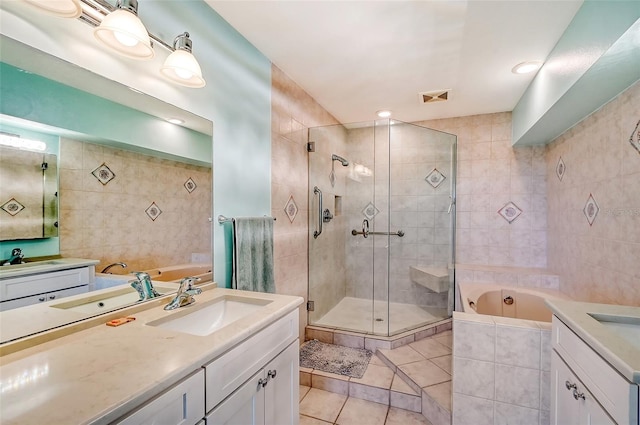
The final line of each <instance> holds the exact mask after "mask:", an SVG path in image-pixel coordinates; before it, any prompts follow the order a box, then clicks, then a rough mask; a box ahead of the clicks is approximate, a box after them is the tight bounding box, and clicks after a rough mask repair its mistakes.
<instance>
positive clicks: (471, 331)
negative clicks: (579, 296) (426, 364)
mask: <svg viewBox="0 0 640 425" xmlns="http://www.w3.org/2000/svg"><path fill="white" fill-rule="evenodd" d="M550 360H551V324H550V323H547V322H536V321H529V320H520V319H511V318H504V317H497V316H486V315H481V314H469V313H461V312H454V313H453V416H452V424H453V425H468V424H473V425H494V424H508V423H514V424H540V425H547V424H549V417H550V416H549V409H550V402H549V394H550V381H549V379H550Z"/></svg>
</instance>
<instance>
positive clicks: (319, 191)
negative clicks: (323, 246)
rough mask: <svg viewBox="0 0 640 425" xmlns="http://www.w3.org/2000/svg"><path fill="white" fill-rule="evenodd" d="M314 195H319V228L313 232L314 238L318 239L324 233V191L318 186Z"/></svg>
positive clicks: (314, 190)
mask: <svg viewBox="0 0 640 425" xmlns="http://www.w3.org/2000/svg"><path fill="white" fill-rule="evenodd" d="M313 194H314V195H318V226H317V229H316V230H315V231H314V232H313V238H314V239H317V238H318V236H320V234H321V233H322V191H321V190H320V189H319V188H318V186H314V188H313Z"/></svg>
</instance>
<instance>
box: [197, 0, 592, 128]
mask: <svg viewBox="0 0 640 425" xmlns="http://www.w3.org/2000/svg"><path fill="white" fill-rule="evenodd" d="M206 2H207V3H208V4H209V5H210V6H211V7H212V8H213V9H214V10H215V11H216V12H218V13H219V14H220V15H221V16H222V17H223V18H224V19H225V20H226V21H227V22H229V23H230V24H231V25H232V26H233V27H234V28H235V29H236V30H238V31H239V32H240V33H241V34H242V35H243V36H244V37H245V38H246V39H247V40H249V42H251V43H252V44H253V45H254V46H256V47H257V48H258V49H259V50H260V51H261V52H262V53H263V54H264V55H265V56H267V57H268V58H269V59H270V60H271V62H273V63H274V64H275V65H276V66H277V67H278V68H280V69H281V70H282V71H284V72H285V73H286V74H287V75H289V76H290V77H291V78H292V79H293V80H294V81H295V82H296V83H298V84H299V85H300V86H301V87H302V88H304V89H305V90H306V91H307V92H308V93H309V94H310V95H311V96H313V97H314V98H315V99H316V101H318V103H320V104H321V105H322V106H323V107H324V108H325V109H326V110H328V111H329V112H330V113H332V114H333V115H334V116H335V117H336V118H337V119H338V120H339V121H340V122H342V123H352V122H360V121H369V120H372V119H374V118H375V112H376V111H378V110H381V109H390V110H392V111H393V117H394V118H396V119H398V120H402V121H407V122H413V121H420V120H426V119H436V118H447V117H455V116H467V115H475V114H484V113H493V112H503V111H511V110H513V108H514V107H515V105H516V104H517V102H518V100H519V99H520V97H521V96H522V94H523V93H524V91H525V90H526V88H527V86H528V85H529V83H530V82H531V80H532V79H533V77H534V75H532V74H527V75H516V74H513V73H512V72H511V69H512V68H513V67H514V66H515V65H516V64H518V63H520V62H523V61H532V60H544V59H545V58H546V57H547V55H548V54H549V53H550V52H551V50H552V49H553V47H554V46H555V44H556V42H557V41H558V39H559V38H560V36H561V35H562V33H563V32H564V30H565V29H566V28H567V26H568V25H569V23H570V22H571V20H572V18H573V16H574V15H575V13H576V12H577V10H578V9H579V8H580V6H581V5H582V0H579V1H574V0H564V1H559V0H551V1H544V0H541V1H527V0H524V1H515V0H514V1H483V0H478V1H473V0H472V1H404V0H397V1H341V0H336V1H302V0H297V1H291V0H289V1H280V0H277V1H275V0H273V1H228V0H227V1H218V0H206ZM444 89H448V90H450V93H449V98H448V100H447V101H445V102H435V103H429V104H422V103H421V101H420V100H421V97H420V96H419V95H418V93H420V92H431V91H436V90H444Z"/></svg>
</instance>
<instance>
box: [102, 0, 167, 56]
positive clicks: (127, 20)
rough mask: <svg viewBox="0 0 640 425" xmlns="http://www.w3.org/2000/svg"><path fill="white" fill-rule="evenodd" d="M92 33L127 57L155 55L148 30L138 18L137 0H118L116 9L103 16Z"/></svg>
mask: <svg viewBox="0 0 640 425" xmlns="http://www.w3.org/2000/svg"><path fill="white" fill-rule="evenodd" d="M93 35H94V36H95V37H96V38H97V39H98V41H100V42H102V43H103V44H104V45H105V46H107V47H108V48H110V49H112V50H114V51H116V52H118V53H119V54H121V55H123V56H126V57H128V58H132V59H141V60H147V59H151V58H153V56H154V55H155V52H154V51H153V48H152V47H151V39H150V38H149V32H148V31H147V29H146V28H145V26H144V24H143V23H142V21H141V20H140V18H138V0H118V2H117V3H116V10H114V11H112V12H111V13H109V14H108V15H107V16H105V17H104V19H103V20H102V22H101V23H100V25H98V26H97V27H96V28H94V30H93Z"/></svg>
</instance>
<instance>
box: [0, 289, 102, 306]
mask: <svg viewBox="0 0 640 425" xmlns="http://www.w3.org/2000/svg"><path fill="white" fill-rule="evenodd" d="M85 292H89V285H82V286H76V287H75V288H69V289H63V290H62V291H55V292H47V293H45V294H38V295H31V296H30V297H23V298H17V299H15V300H9V301H3V302H0V311H6V310H11V309H12V308H18V307H24V306H27V305H32V304H38V303H43V302H46V301H53V300H58V299H60V298H64V297H70V296H71V295H78V294H84V293H85Z"/></svg>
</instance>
